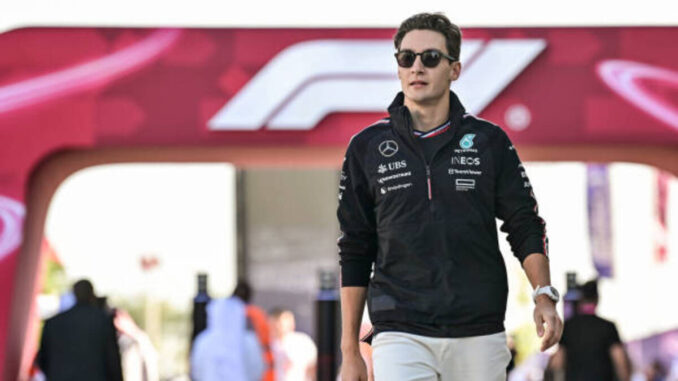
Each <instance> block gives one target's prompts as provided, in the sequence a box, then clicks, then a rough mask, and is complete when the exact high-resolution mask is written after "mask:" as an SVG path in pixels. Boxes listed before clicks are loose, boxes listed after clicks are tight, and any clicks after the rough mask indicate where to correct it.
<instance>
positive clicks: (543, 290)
mask: <svg viewBox="0 0 678 381" xmlns="http://www.w3.org/2000/svg"><path fill="white" fill-rule="evenodd" d="M542 294H544V295H546V296H548V297H549V299H551V300H553V303H558V300H560V294H559V293H558V290H556V288H555V287H553V286H544V287H540V286H537V288H535V289H534V291H533V292H532V300H533V301H534V302H535V303H536V302H537V296H539V295H542Z"/></svg>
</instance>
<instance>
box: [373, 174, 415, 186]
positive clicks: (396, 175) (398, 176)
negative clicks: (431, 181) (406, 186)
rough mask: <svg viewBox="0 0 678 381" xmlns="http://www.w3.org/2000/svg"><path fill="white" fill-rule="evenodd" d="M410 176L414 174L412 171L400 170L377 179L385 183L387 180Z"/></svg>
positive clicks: (380, 182)
mask: <svg viewBox="0 0 678 381" xmlns="http://www.w3.org/2000/svg"><path fill="white" fill-rule="evenodd" d="M408 176H412V172H400V173H394V174H392V175H390V176H385V177H380V178H379V179H377V182H378V183H379V184H383V183H385V182H387V181H391V180H395V179H401V178H403V177H408Z"/></svg>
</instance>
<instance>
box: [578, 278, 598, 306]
mask: <svg viewBox="0 0 678 381" xmlns="http://www.w3.org/2000/svg"><path fill="white" fill-rule="evenodd" d="M579 292H580V293H581V300H582V301H584V302H590V303H598V281H597V280H590V281H588V282H586V283H584V284H582V285H581V286H579Z"/></svg>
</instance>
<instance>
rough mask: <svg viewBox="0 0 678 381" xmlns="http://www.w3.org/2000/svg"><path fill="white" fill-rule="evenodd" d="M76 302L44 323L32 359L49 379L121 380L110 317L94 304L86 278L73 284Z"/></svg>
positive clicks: (115, 340)
mask: <svg viewBox="0 0 678 381" xmlns="http://www.w3.org/2000/svg"><path fill="white" fill-rule="evenodd" d="M73 294H75V299H76V304H75V306H73V307H72V308H71V309H69V310H67V311H64V312H62V313H60V314H58V315H56V316H54V317H52V318H50V319H48V320H47V321H46V322H45V326H44V328H43V330H42V337H41V339H40V350H39V351H38V355H37V358H36V361H37V364H38V366H39V367H40V370H42V372H43V373H44V374H45V376H46V377H47V379H48V380H49V381H59V380H64V381H66V380H68V381H78V380H83V381H85V380H86V381H122V370H121V366H120V352H119V349H118V343H117V337H116V333H115V327H114V326H113V320H112V318H111V317H110V316H108V315H107V314H106V313H105V312H104V311H103V310H102V309H101V308H99V307H96V306H95V305H94V303H95V300H96V298H95V295H94V287H93V286H92V283H90V281H88V280H84V279H83V280H80V281H77V282H76V283H75V284H74V285H73Z"/></svg>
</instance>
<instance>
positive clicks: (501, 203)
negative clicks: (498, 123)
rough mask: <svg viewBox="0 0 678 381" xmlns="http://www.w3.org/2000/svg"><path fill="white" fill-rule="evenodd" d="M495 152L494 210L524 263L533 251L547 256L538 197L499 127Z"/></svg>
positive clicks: (514, 253) (513, 248)
mask: <svg viewBox="0 0 678 381" xmlns="http://www.w3.org/2000/svg"><path fill="white" fill-rule="evenodd" d="M493 150H494V153H495V155H496V161H495V166H496V182H495V185H496V189H495V212H496V216H497V217H498V218H499V219H500V220H502V221H503V224H502V225H501V231H503V232H504V233H508V237H507V240H508V242H509V244H510V245H511V250H512V251H513V255H515V256H516V257H517V258H518V259H519V260H520V262H521V263H522V262H523V260H525V258H526V257H527V256H528V255H530V254H533V253H540V254H544V255H546V256H548V238H547V237H546V223H545V222H544V220H543V219H542V218H541V217H539V208H538V205H537V200H536V198H535V196H534V192H533V191H532V185H531V184H530V180H529V179H528V177H527V173H526V172H525V168H524V167H523V164H522V163H521V162H520V158H519V157H518V153H517V152H516V149H515V147H514V146H513V144H511V141H510V140H509V138H508V136H506V133H504V131H502V130H500V132H499V134H498V135H497V136H496V138H495V139H494V146H493Z"/></svg>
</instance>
